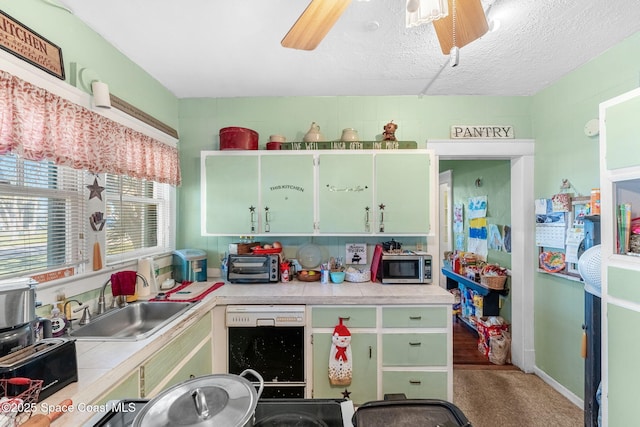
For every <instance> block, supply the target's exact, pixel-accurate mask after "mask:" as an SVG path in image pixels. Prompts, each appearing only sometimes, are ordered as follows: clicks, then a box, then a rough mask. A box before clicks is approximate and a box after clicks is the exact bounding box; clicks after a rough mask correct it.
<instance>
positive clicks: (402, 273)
mask: <svg viewBox="0 0 640 427" xmlns="http://www.w3.org/2000/svg"><path fill="white" fill-rule="evenodd" d="M431 276H432V257H431V255H418V254H413V253H406V254H383V255H382V258H381V259H380V264H379V266H378V277H379V278H380V281H381V282H382V283H401V284H402V283H403V284H427V283H431V282H432V277H431Z"/></svg>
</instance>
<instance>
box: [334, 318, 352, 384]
mask: <svg viewBox="0 0 640 427" xmlns="http://www.w3.org/2000/svg"><path fill="white" fill-rule="evenodd" d="M352 373H353V369H352V357H351V332H349V329H348V328H347V327H346V326H345V325H343V324H342V318H340V324H338V325H336V327H335V329H334V330H333V336H332V337H331V351H330V355H329V382H330V383H331V384H332V385H350V384H351V377H352Z"/></svg>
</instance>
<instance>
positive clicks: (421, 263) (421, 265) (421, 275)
mask: <svg viewBox="0 0 640 427" xmlns="http://www.w3.org/2000/svg"><path fill="white" fill-rule="evenodd" d="M418 265H419V267H418V279H419V281H420V283H423V282H424V258H420V259H419V261H418Z"/></svg>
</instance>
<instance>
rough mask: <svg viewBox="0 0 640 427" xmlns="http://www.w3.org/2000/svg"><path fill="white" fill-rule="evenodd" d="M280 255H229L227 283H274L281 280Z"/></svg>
mask: <svg viewBox="0 0 640 427" xmlns="http://www.w3.org/2000/svg"><path fill="white" fill-rule="evenodd" d="M279 262H280V256H279V255H278V254H264V255H257V254H243V255H229V258H228V259H227V281H228V282H229V283H273V282H277V281H278V280H279V279H280V272H279V268H278V265H279Z"/></svg>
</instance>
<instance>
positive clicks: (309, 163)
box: [260, 153, 314, 233]
mask: <svg viewBox="0 0 640 427" xmlns="http://www.w3.org/2000/svg"><path fill="white" fill-rule="evenodd" d="M260 176H261V183H260V187H261V192H262V203H261V204H262V207H261V211H260V215H261V218H260V222H261V225H260V229H261V232H262V233H313V207H314V164H313V155H312V154H309V155H300V156H298V155H287V154H281V153H278V155H277V156H275V155H274V156H267V155H265V156H262V157H261V159H260Z"/></svg>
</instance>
